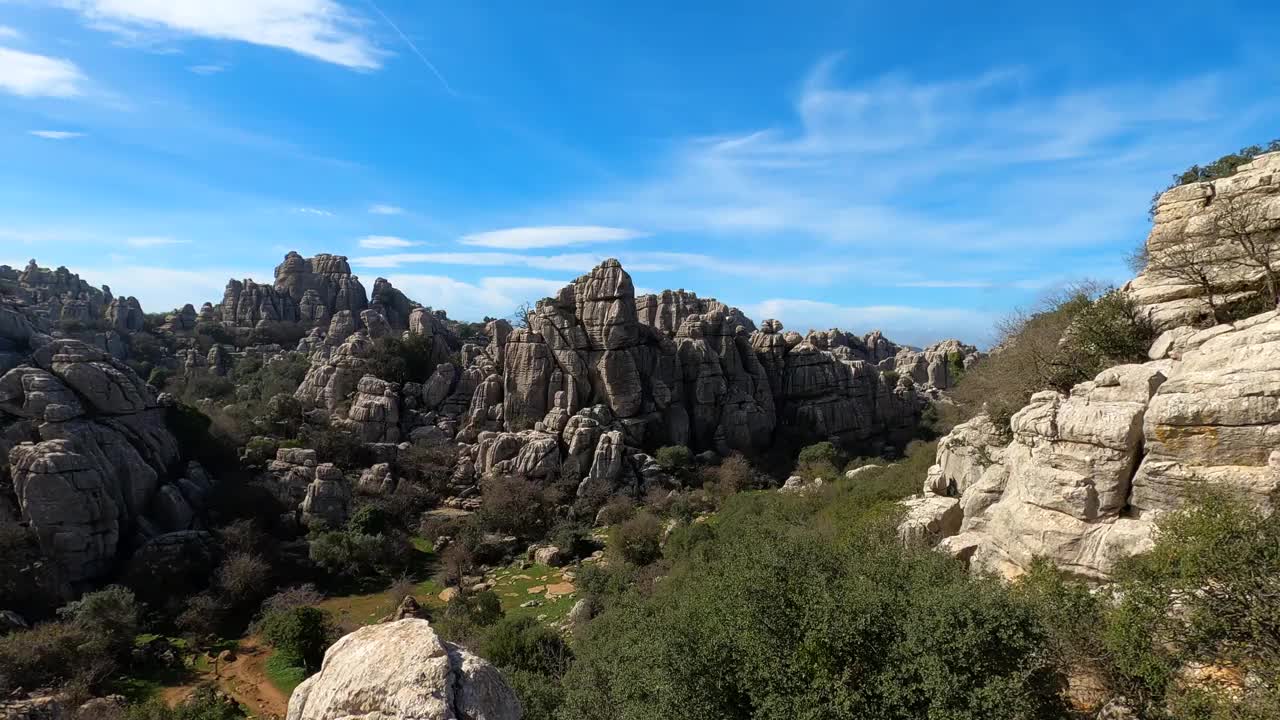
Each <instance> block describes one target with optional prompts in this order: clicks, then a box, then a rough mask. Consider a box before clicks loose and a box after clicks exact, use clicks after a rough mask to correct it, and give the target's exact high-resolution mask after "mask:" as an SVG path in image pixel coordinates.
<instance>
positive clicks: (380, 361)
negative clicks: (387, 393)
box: [365, 334, 436, 384]
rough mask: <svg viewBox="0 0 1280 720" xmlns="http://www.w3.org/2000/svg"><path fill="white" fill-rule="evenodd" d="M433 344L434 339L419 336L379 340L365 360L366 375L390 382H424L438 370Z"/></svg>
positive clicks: (411, 335)
mask: <svg viewBox="0 0 1280 720" xmlns="http://www.w3.org/2000/svg"><path fill="white" fill-rule="evenodd" d="M434 342H435V341H434V338H433V337H432V336H429V335H418V334H409V335H408V336H406V337H404V338H399V337H384V338H379V339H378V340H377V341H376V342H375V343H374V346H373V352H372V353H370V355H369V358H368V360H367V361H366V364H365V367H366V369H367V372H368V373H369V374H370V375H373V376H374V377H377V378H380V379H382V380H386V381H387V382H394V383H400V384H404V383H407V382H425V381H426V380H427V379H428V378H430V377H431V373H433V372H435V369H436V355H435V351H434V348H435V346H434Z"/></svg>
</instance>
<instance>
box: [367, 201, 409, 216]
mask: <svg viewBox="0 0 1280 720" xmlns="http://www.w3.org/2000/svg"><path fill="white" fill-rule="evenodd" d="M369 212H371V213H373V214H374V215H403V214H404V208H402V207H398V206H396V205H384V204H382V203H378V204H377V205H371V206H369Z"/></svg>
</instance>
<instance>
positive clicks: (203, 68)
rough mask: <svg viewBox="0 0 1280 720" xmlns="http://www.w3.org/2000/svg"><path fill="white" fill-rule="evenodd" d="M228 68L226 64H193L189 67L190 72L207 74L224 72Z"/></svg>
mask: <svg viewBox="0 0 1280 720" xmlns="http://www.w3.org/2000/svg"><path fill="white" fill-rule="evenodd" d="M226 69H227V68H226V66H225V65H191V66H188V67H187V71H188V72H192V73H195V74H196V75H205V76H208V75H217V74H218V73H220V72H224V71H225V70H226Z"/></svg>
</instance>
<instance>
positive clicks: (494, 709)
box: [287, 618, 522, 720]
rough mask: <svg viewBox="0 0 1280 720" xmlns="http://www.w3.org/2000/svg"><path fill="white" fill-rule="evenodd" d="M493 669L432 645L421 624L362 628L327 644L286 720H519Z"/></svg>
mask: <svg viewBox="0 0 1280 720" xmlns="http://www.w3.org/2000/svg"><path fill="white" fill-rule="evenodd" d="M521 716H522V710H521V707H520V701H519V700H518V699H517V698H516V694H515V692H514V691H512V689H511V687H510V686H509V685H507V683H506V681H505V680H504V679H503V678H502V675H501V673H499V672H498V670H497V668H495V667H493V666H492V665H490V664H489V663H488V662H486V661H485V660H483V659H481V658H479V657H477V656H475V655H472V654H471V653H470V652H468V651H467V650H464V649H462V648H460V647H458V646H456V645H452V644H450V643H446V642H444V641H442V640H441V639H440V637H439V636H438V635H437V634H436V632H435V630H433V629H432V627H431V624H430V623H429V622H427V621H426V620H419V619H416V618H410V619H405V620H398V621H395V622H389V623H382V624H378V625H370V626H367V627H363V628H361V629H359V630H357V631H355V632H354V633H351V634H350V635H347V636H345V637H343V638H342V639H341V640H339V641H338V642H336V643H334V645H333V647H331V648H329V650H328V652H326V653H325V658H324V664H323V666H322V667H321V669H320V672H318V673H316V674H315V675H313V676H312V677H310V678H308V679H307V680H305V681H304V682H303V683H302V684H301V685H299V686H298V688H297V689H296V690H294V692H293V695H292V696H291V697H290V698H289V712H288V715H287V718H288V720H340V719H342V718H380V719H382V720H467V719H468V718H471V719H474V720H481V719H483V720H520V717H521Z"/></svg>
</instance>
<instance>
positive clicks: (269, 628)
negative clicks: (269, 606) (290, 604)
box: [258, 607, 335, 672]
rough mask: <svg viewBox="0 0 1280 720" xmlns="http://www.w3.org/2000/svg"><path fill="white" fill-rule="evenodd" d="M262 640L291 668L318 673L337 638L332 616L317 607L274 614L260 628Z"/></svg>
mask: <svg viewBox="0 0 1280 720" xmlns="http://www.w3.org/2000/svg"><path fill="white" fill-rule="evenodd" d="M258 632H259V633H261V634H262V638H263V639H264V640H266V641H267V642H268V643H270V644H271V647H273V648H275V650H276V652H278V653H280V654H281V655H282V656H284V657H285V658H287V659H288V661H289V663H290V664H291V665H296V666H298V667H301V668H304V669H305V670H307V671H308V672H315V671H316V670H318V669H319V668H320V663H321V661H323V660H324V651H325V650H326V649H328V647H329V644H330V643H331V642H332V641H333V636H334V634H335V632H334V627H333V624H332V623H331V621H330V619H329V615H328V613H326V612H325V611H323V610H321V609H320V608H316V607H295V608H290V609H287V610H272V611H269V612H268V613H267V614H266V615H264V616H263V617H262V620H261V621H260V622H259V624H258Z"/></svg>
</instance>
